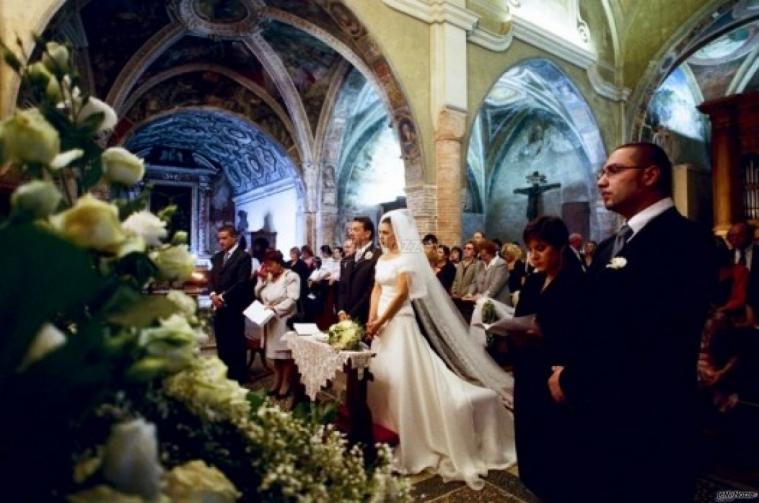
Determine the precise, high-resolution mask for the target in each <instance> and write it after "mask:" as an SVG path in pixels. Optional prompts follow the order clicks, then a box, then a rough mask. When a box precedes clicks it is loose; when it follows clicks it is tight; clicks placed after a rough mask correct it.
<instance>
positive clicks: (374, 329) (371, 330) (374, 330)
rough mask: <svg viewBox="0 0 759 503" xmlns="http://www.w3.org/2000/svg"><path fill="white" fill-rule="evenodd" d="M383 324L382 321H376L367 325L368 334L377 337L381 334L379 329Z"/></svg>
mask: <svg viewBox="0 0 759 503" xmlns="http://www.w3.org/2000/svg"><path fill="white" fill-rule="evenodd" d="M381 325H382V323H380V320H378V319H374V320H371V321H370V322H368V323H367V324H366V334H367V335H369V336H370V337H375V336H376V335H378V333H379V329H380V326H381Z"/></svg>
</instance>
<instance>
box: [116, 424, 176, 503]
mask: <svg viewBox="0 0 759 503" xmlns="http://www.w3.org/2000/svg"><path fill="white" fill-rule="evenodd" d="M162 474H163V467H161V463H160V462H159V461H158V441H157V440H156V432H155V425H154V424H150V423H147V422H145V420H144V419H134V420H132V421H129V422H126V423H120V424H117V425H115V426H114V427H113V428H112V429H111V435H110V437H109V438H108V442H107V443H106V446H105V453H104V454H103V476H104V477H105V479H106V480H107V481H108V482H109V483H111V484H112V485H113V487H114V488H116V489H117V490H118V491H121V492H123V493H127V494H138V495H140V496H142V497H143V498H145V499H151V498H155V497H156V496H158V495H159V493H160V492H161V475H162Z"/></svg>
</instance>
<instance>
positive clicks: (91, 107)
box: [76, 96, 123, 150]
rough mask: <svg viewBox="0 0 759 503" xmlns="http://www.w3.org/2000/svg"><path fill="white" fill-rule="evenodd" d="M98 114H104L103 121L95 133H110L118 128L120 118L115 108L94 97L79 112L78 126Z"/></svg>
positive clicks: (77, 117)
mask: <svg viewBox="0 0 759 503" xmlns="http://www.w3.org/2000/svg"><path fill="white" fill-rule="evenodd" d="M97 113H102V114H103V120H102V121H101V122H100V124H99V125H98V127H97V128H96V129H95V132H97V133H100V132H102V131H109V130H111V129H113V128H114V127H116V123H117V122H118V120H119V118H118V116H117V115H116V112H115V111H114V110H113V108H111V106H110V105H109V104H108V103H106V102H104V101H101V100H99V99H97V98H93V97H92V96H90V97H89V98H87V103H85V104H84V106H83V107H82V108H81V109H80V110H79V114H78V115H77V116H76V122H77V123H78V124H81V123H82V122H84V121H86V120H87V119H89V118H90V117H92V116H93V115H95V114H97ZM109 150H110V149H109ZM122 150H123V149H122Z"/></svg>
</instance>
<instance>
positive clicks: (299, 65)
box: [263, 21, 342, 130]
mask: <svg viewBox="0 0 759 503" xmlns="http://www.w3.org/2000/svg"><path fill="white" fill-rule="evenodd" d="M263 35H264V38H265V39H266V41H267V42H268V43H269V44H270V45H271V46H272V48H273V49H274V50H275V51H276V52H277V54H278V55H279V57H280V58H281V59H282V63H284V65H285V67H286V68H287V72H288V73H289V75H290V78H292V80H293V83H294V84H295V87H296V88H297V89H298V92H299V93H300V95H301V97H302V99H303V105H304V106H305V108H306V114H307V115H308V119H309V122H310V123H311V128H312V129H313V130H316V126H317V123H318V120H319V114H320V113H321V107H322V103H323V102H324V97H325V95H326V93H327V88H328V87H329V81H330V79H329V76H330V74H331V73H332V72H333V71H334V67H335V65H336V63H337V62H339V61H340V60H341V59H342V58H341V57H340V55H339V54H337V53H336V52H335V51H334V50H333V49H331V48H330V47H327V46H326V45H324V44H323V43H322V42H320V41H319V40H317V39H315V38H314V37H312V36H311V35H308V34H307V33H305V32H303V31H300V30H298V29H296V28H293V27H291V26H289V25H286V24H284V23H279V22H276V21H272V22H270V23H268V25H267V27H266V29H265V30H264V32H263Z"/></svg>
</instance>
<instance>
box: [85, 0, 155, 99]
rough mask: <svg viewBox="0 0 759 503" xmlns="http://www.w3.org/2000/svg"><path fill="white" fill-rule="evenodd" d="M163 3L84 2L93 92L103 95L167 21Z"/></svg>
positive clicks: (136, 0)
mask: <svg viewBox="0 0 759 503" xmlns="http://www.w3.org/2000/svg"><path fill="white" fill-rule="evenodd" d="M166 5H167V4H166V2H165V1H163V0H108V1H107V2H103V1H99V2H98V1H93V2H87V3H86V4H85V6H84V8H82V9H81V11H80V13H81V17H82V22H83V24H84V27H85V31H86V35H87V41H88V49H89V56H90V64H91V66H92V68H93V69H96V71H95V72H94V77H95V91H96V94H98V95H100V96H106V95H107V94H108V90H109V89H110V87H111V86H112V85H113V82H114V80H115V79H116V76H117V75H118V74H119V72H120V71H121V69H122V68H123V67H124V65H125V64H126V63H127V61H129V59H130V57H131V56H132V54H134V53H135V52H136V51H137V50H138V49H139V48H140V47H141V46H142V45H143V44H144V43H145V42H147V41H148V39H149V38H150V37H151V36H152V35H153V34H154V33H156V32H157V31H159V30H160V29H161V28H163V27H164V26H166V25H168V24H169V22H170V18H169V15H168V13H167V10H166Z"/></svg>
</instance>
